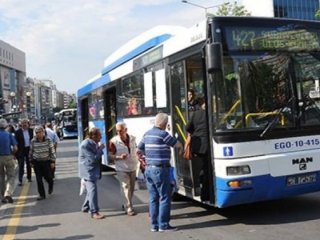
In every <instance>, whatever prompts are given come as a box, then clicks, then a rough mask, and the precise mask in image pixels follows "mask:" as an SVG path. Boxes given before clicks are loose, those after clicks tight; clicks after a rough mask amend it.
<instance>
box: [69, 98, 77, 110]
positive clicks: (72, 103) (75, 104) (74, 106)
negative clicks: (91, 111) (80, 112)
mask: <svg viewBox="0 0 320 240" xmlns="http://www.w3.org/2000/svg"><path fill="white" fill-rule="evenodd" d="M68 108H77V103H76V102H75V101H74V100H73V99H72V100H71V102H69V105H68Z"/></svg>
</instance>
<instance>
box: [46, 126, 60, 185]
mask: <svg viewBox="0 0 320 240" xmlns="http://www.w3.org/2000/svg"><path fill="white" fill-rule="evenodd" d="M45 130H46V136H47V138H49V139H50V140H51V141H52V142H53V146H54V150H55V152H56V153H57V146H58V142H59V141H60V139H59V137H58V135H57V133H56V132H55V131H53V127H52V124H51V123H50V122H47V123H46V128H45ZM55 171H56V167H54V168H52V177H53V179H54V178H55Z"/></svg>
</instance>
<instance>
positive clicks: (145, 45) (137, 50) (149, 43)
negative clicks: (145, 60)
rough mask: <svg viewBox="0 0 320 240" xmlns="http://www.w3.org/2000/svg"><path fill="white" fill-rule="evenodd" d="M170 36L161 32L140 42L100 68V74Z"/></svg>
mask: <svg viewBox="0 0 320 240" xmlns="http://www.w3.org/2000/svg"><path fill="white" fill-rule="evenodd" d="M170 37H172V35H171V34H163V35H159V36H157V37H154V38H152V39H150V40H148V41H147V42H145V43H143V44H141V45H140V46H138V47H136V48H135V49H133V50H132V51H131V52H129V53H127V54H126V55H124V56H123V57H121V58H119V59H118V60H116V61H115V62H113V63H111V64H110V65H108V66H106V67H105V68H104V69H102V72H101V73H102V75H105V74H106V73H108V72H110V71H111V70H112V69H115V68H116V67H118V66H120V65H122V64H123V63H125V62H127V61H129V60H130V59H132V58H134V57H136V56H138V55H139V54H141V53H143V52H145V51H146V50H148V49H150V48H152V47H154V46H157V45H159V44H161V43H162V42H164V41H166V40H168V39H169V38H170Z"/></svg>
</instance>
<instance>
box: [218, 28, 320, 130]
mask: <svg viewBox="0 0 320 240" xmlns="http://www.w3.org/2000/svg"><path fill="white" fill-rule="evenodd" d="M241 29H242V28H241V27H239V28H238V29H237V30H235V29H234V28H232V27H231V28H230V29H227V30H226V31H225V42H226V44H225V47H226V48H227V49H228V50H227V51H225V52H226V55H225V56H224V58H223V61H224V64H223V65H224V69H223V71H224V78H221V83H219V84H216V87H215V88H216V89H215V91H216V95H215V97H214V112H215V113H217V114H216V116H217V118H216V124H215V126H216V129H217V130H223V131H234V130H241V129H249V128H251V129H264V128H266V127H267V126H268V125H269V124H270V123H272V124H274V127H275V128H297V127H306V126H318V125H320V109H319V108H320V89H319V78H320V52H319V48H320V33H319V32H316V31H312V30H310V31H306V30H305V29H302V28H301V26H299V27H298V28H297V29H295V27H294V26H291V25H290V26H282V27H274V28H273V29H271V28H250V29H247V28H243V29H242V30H241Z"/></svg>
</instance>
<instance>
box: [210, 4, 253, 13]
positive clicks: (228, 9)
mask: <svg viewBox="0 0 320 240" xmlns="http://www.w3.org/2000/svg"><path fill="white" fill-rule="evenodd" d="M212 15H213V16H251V13H250V12H249V11H248V10H247V9H245V7H244V6H243V5H238V3H237V2H234V3H233V4H232V3H230V4H229V3H224V4H222V5H221V6H220V7H219V9H218V11H217V13H216V14H212Z"/></svg>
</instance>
